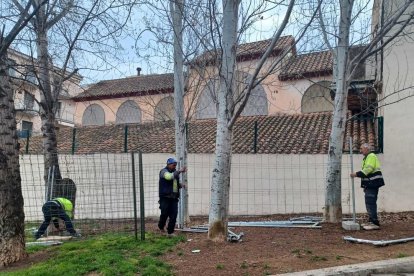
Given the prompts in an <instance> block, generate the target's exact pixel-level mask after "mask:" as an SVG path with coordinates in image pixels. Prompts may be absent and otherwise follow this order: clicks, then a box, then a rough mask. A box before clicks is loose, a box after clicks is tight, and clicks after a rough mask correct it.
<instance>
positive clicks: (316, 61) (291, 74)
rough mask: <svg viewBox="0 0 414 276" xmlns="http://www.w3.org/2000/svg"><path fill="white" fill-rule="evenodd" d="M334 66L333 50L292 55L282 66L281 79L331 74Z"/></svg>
mask: <svg viewBox="0 0 414 276" xmlns="http://www.w3.org/2000/svg"><path fill="white" fill-rule="evenodd" d="M332 68H333V61H332V52H331V51H322V52H314V53H308V54H302V55H297V56H294V57H291V58H290V60H289V61H288V63H287V64H286V65H285V66H284V67H283V68H282V70H281V72H280V74H279V80H281V81H286V80H291V79H302V78H308V77H319V76H325V75H331V74H332V70H333V69H332Z"/></svg>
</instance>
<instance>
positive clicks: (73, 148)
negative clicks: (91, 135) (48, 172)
mask: <svg viewBox="0 0 414 276" xmlns="http://www.w3.org/2000/svg"><path fill="white" fill-rule="evenodd" d="M75 143H76V128H75V127H74V128H73V130H72V155H74V154H75Z"/></svg>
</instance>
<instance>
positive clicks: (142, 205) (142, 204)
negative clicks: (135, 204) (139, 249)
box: [139, 151, 145, 241]
mask: <svg viewBox="0 0 414 276" xmlns="http://www.w3.org/2000/svg"><path fill="white" fill-rule="evenodd" d="M144 200H145V198H144V169H143V164H142V151H139V203H140V211H141V240H142V241H143V240H145V201H144Z"/></svg>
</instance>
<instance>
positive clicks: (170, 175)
mask: <svg viewBox="0 0 414 276" xmlns="http://www.w3.org/2000/svg"><path fill="white" fill-rule="evenodd" d="M176 167H177V160H176V159H175V158H168V159H167V166H166V167H165V168H163V169H162V170H161V171H160V179H159V196H160V201H159V203H160V209H161V215H160V220H159V222H158V228H159V229H160V231H162V232H164V231H165V230H164V227H165V225H166V223H167V219H168V225H167V235H168V236H173V235H174V228H175V223H176V221H177V214H178V200H179V198H180V189H181V188H185V185H181V184H180V174H181V173H184V172H186V171H187V168H186V167H183V168H181V169H180V170H178V171H177V170H176Z"/></svg>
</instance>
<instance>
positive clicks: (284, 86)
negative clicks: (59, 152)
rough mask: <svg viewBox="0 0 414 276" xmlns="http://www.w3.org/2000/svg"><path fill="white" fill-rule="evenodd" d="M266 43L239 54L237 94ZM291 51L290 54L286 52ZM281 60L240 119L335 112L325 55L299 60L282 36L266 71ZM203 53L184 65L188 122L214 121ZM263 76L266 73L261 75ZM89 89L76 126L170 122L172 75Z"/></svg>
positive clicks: (208, 61)
mask: <svg viewBox="0 0 414 276" xmlns="http://www.w3.org/2000/svg"><path fill="white" fill-rule="evenodd" d="M269 43H270V40H264V41H258V42H253V43H247V44H241V45H240V46H239V48H238V52H237V78H238V79H237V81H236V86H237V87H235V89H236V90H240V89H241V87H242V86H243V84H244V83H245V82H246V81H247V80H248V78H249V77H250V76H251V74H252V73H253V70H254V69H255V66H256V65H257V63H258V61H259V59H260V56H261V55H262V54H263V53H264V51H265V50H266V48H267V47H268V45H269ZM289 48H291V49H290V50H289V51H290V52H289V53H288V54H286V52H285V50H286V49H289ZM282 54H283V55H284V56H285V57H284V58H283V60H282V62H280V66H279V67H278V68H276V70H273V71H272V72H271V74H269V75H267V76H266V77H265V78H264V80H263V81H262V82H261V83H260V84H259V85H258V86H256V87H255V88H254V89H253V91H252V94H251V96H250V98H249V101H248V103H247V105H246V107H245V109H244V111H243V113H242V114H241V115H242V116H258V115H274V114H278V113H286V114H296V113H309V112H320V111H331V110H333V104H332V97H331V96H332V95H331V94H330V88H329V87H330V84H331V80H332V55H331V54H330V52H329V51H322V52H316V53H310V54H301V55H297V54H296V52H295V48H294V39H293V37H291V36H286V37H282V38H281V40H280V42H279V43H277V44H276V46H275V47H274V51H273V53H272V55H271V57H269V58H268V60H267V61H266V63H265V65H264V69H268V68H269V67H270V66H272V63H273V62H274V61H275V60H276V59H280V58H281V57H282ZM210 55H211V53H205V54H203V55H202V56H200V57H198V58H196V59H195V60H194V61H193V62H191V63H189V64H188V65H187V72H188V74H187V77H186V93H185V99H184V102H185V111H186V114H187V115H188V118H189V119H190V120H195V119H212V118H215V117H216V109H215V107H216V102H215V94H216V91H217V80H218V78H217V75H218V74H217V67H216V66H215V63H214V62H215V61H214V56H213V57H211V56H210ZM263 71H264V70H263ZM139 72H140V71H138V74H137V76H132V77H128V78H122V79H115V80H106V81H101V82H98V83H96V84H92V85H91V86H90V87H89V88H88V89H86V90H85V91H84V92H83V93H81V94H79V95H77V96H76V97H74V98H73V100H74V101H75V102H76V116H75V124H76V125H77V126H92V125H95V126H96V125H98V126H99V125H111V124H133V123H141V122H151V121H168V120H173V119H174V99H173V93H174V79H173V74H172V73H170V74H160V75H140V73H139Z"/></svg>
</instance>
